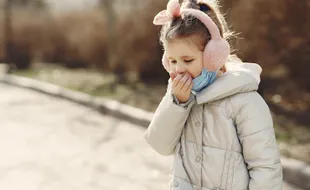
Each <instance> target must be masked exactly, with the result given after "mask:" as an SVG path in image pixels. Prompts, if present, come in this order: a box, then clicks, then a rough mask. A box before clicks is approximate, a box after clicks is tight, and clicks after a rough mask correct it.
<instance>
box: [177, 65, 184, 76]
mask: <svg viewBox="0 0 310 190" xmlns="http://www.w3.org/2000/svg"><path fill="white" fill-rule="evenodd" d="M175 69H176V73H177V74H184V73H185V71H186V70H185V68H184V67H183V66H182V65H181V64H178V65H177V66H176V68H175Z"/></svg>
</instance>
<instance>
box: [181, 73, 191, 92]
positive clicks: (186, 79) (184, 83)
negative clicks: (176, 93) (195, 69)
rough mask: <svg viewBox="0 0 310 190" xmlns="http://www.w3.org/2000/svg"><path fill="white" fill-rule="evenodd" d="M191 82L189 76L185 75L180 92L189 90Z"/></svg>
mask: <svg viewBox="0 0 310 190" xmlns="http://www.w3.org/2000/svg"><path fill="white" fill-rule="evenodd" d="M188 80H190V77H189V76H188V75H185V76H184V77H183V78H182V79H181V80H180V84H181V86H180V90H182V91H186V90H187V85H186V84H187V82H188Z"/></svg>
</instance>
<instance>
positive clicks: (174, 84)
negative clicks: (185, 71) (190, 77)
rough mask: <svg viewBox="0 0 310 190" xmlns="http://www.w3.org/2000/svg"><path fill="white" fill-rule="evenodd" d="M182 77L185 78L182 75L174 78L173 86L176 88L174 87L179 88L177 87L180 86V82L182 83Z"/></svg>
mask: <svg viewBox="0 0 310 190" xmlns="http://www.w3.org/2000/svg"><path fill="white" fill-rule="evenodd" d="M182 77H183V76H182V75H177V76H176V77H175V78H174V80H173V86H174V87H177V86H178V84H179V82H180V80H181V78H182Z"/></svg>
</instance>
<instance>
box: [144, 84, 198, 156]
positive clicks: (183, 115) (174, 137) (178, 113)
mask: <svg viewBox="0 0 310 190" xmlns="http://www.w3.org/2000/svg"><path fill="white" fill-rule="evenodd" d="M169 86H170V85H168V89H167V92H166V95H165V96H164V97H163V99H162V101H161V102H160V104H159V106H158V108H157V110H156V111H155V114H154V117H153V119H152V121H151V123H150V125H149V127H148V129H147V130H146V132H145V139H146V141H147V142H148V143H149V144H150V145H151V146H152V147H153V148H154V149H155V151H157V152H158V153H159V154H162V155H166V156H168V155H170V154H172V153H173V151H174V149H175V146H176V145H177V143H178V141H179V139H180V136H181V133H182V130H183V127H184V125H185V122H186V120H187V117H188V115H189V112H190V109H191V106H192V105H193V98H191V99H190V101H191V103H190V104H186V106H184V105H178V104H177V103H175V101H174V100H173V96H172V94H171V89H170V87H169Z"/></svg>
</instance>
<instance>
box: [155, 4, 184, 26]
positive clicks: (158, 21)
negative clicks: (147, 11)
mask: <svg viewBox="0 0 310 190" xmlns="http://www.w3.org/2000/svg"><path fill="white" fill-rule="evenodd" d="M178 16H181V7H180V4H179V0H170V1H169V2H168V4H167V10H163V11H160V12H159V13H158V14H157V15H156V16H155V17H154V20H153V23H154V24H155V25H164V24H166V23H167V22H169V21H171V20H172V19H173V18H174V17H178Z"/></svg>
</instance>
